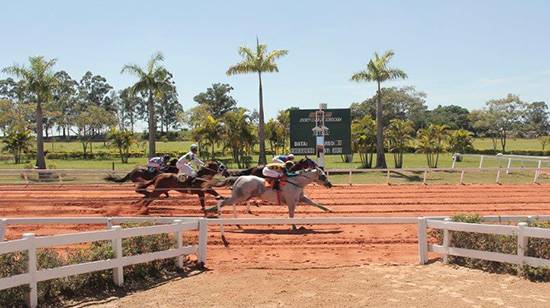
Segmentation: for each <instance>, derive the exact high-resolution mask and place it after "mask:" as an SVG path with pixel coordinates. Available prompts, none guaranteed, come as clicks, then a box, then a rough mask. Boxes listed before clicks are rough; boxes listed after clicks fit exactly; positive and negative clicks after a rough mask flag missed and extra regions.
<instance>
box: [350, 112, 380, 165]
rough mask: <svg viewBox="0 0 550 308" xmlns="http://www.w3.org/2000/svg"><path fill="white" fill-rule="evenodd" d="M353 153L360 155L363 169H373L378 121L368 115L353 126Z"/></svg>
mask: <svg viewBox="0 0 550 308" xmlns="http://www.w3.org/2000/svg"><path fill="white" fill-rule="evenodd" d="M351 137H352V138H351V139H352V146H353V151H354V152H357V153H359V158H360V159H361V167H363V168H372V156H373V153H374V152H376V121H375V120H373V119H372V117H371V116H369V115H366V116H364V117H363V118H361V119H359V120H353V122H352V124H351Z"/></svg>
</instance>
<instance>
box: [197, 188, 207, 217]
mask: <svg viewBox="0 0 550 308" xmlns="http://www.w3.org/2000/svg"><path fill="white" fill-rule="evenodd" d="M197 195H199V201H200V203H201V210H202V211H203V212H205V210H204V207H205V202H204V192H203V191H199V192H198V193H197ZM205 214H206V212H205Z"/></svg>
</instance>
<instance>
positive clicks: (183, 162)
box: [176, 144, 204, 177]
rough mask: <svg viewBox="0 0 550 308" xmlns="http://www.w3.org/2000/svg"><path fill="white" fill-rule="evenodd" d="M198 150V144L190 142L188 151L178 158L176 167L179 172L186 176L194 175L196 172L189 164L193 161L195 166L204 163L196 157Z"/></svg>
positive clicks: (200, 165)
mask: <svg viewBox="0 0 550 308" xmlns="http://www.w3.org/2000/svg"><path fill="white" fill-rule="evenodd" d="M198 150H199V146H198V145H196V144H192V145H191V149H190V151H189V152H188V153H187V154H185V155H183V156H182V157H180V159H178V162H177V163H176V167H177V168H178V170H179V171H180V173H183V174H185V175H186V176H188V177H195V175H196V173H195V170H194V169H193V167H192V166H191V163H194V164H195V165H196V166H197V167H202V166H203V165H204V163H203V162H202V161H201V160H200V159H199V158H198V157H197V151H198Z"/></svg>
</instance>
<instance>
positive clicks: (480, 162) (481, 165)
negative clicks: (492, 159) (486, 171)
mask: <svg viewBox="0 0 550 308" xmlns="http://www.w3.org/2000/svg"><path fill="white" fill-rule="evenodd" d="M484 157H485V156H483V155H481V157H480V158H479V169H481V167H483V158H484Z"/></svg>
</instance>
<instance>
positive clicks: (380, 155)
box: [376, 81, 387, 169]
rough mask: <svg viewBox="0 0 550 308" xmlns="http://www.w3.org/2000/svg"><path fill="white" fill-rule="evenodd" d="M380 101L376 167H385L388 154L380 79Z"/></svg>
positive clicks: (378, 102) (377, 118)
mask: <svg viewBox="0 0 550 308" xmlns="http://www.w3.org/2000/svg"><path fill="white" fill-rule="evenodd" d="M377 96H378V101H377V102H376V168H381V169H385V168H386V167H387V165H386V156H385V155H384V119H383V118H382V117H383V113H382V97H381V96H382V92H381V91H380V81H378V95H377Z"/></svg>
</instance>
